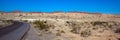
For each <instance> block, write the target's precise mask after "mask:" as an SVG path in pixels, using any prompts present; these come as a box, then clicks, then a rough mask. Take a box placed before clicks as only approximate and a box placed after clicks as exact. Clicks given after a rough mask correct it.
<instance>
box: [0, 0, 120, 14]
mask: <svg viewBox="0 0 120 40" xmlns="http://www.w3.org/2000/svg"><path fill="white" fill-rule="evenodd" d="M119 4H120V0H0V11H5V12H11V11H14V10H19V11H22V12H54V11H62V12H69V11H77V12H93V13H95V12H97V13H103V14H120V5H119Z"/></svg>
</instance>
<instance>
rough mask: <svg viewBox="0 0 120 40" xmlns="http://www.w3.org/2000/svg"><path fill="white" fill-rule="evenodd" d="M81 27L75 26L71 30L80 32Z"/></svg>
mask: <svg viewBox="0 0 120 40" xmlns="http://www.w3.org/2000/svg"><path fill="white" fill-rule="evenodd" d="M80 29H81V27H73V28H72V30H71V32H73V33H76V34H79V32H80Z"/></svg>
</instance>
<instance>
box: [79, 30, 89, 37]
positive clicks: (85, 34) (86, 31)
mask: <svg viewBox="0 0 120 40" xmlns="http://www.w3.org/2000/svg"><path fill="white" fill-rule="evenodd" d="M80 34H81V36H82V37H88V36H90V35H91V31H90V30H84V31H82V32H81V33H80Z"/></svg>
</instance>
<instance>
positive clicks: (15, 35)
mask: <svg viewBox="0 0 120 40" xmlns="http://www.w3.org/2000/svg"><path fill="white" fill-rule="evenodd" d="M29 28H30V25H29V24H28V23H23V22H13V24H12V25H10V26H7V27H5V28H2V29H0V40H20V39H21V38H22V37H23V35H25V33H26V32H28V31H29Z"/></svg>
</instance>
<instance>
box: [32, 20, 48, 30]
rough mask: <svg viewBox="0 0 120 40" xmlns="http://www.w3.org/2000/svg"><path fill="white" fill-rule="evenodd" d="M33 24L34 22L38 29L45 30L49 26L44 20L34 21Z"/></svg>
mask: <svg viewBox="0 0 120 40" xmlns="http://www.w3.org/2000/svg"><path fill="white" fill-rule="evenodd" d="M33 24H35V27H37V28H39V29H40V30H43V29H45V30H47V29H48V28H50V27H49V26H48V25H47V24H46V23H45V22H44V21H35V22H33Z"/></svg>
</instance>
